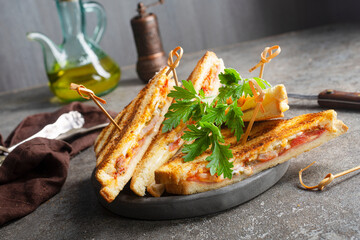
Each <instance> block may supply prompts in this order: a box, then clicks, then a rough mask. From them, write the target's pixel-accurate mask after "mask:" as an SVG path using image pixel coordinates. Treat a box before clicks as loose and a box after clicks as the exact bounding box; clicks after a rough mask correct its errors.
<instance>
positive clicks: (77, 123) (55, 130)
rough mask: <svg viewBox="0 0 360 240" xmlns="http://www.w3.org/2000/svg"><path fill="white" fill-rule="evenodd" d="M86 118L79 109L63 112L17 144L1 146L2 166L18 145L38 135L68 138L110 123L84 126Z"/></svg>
mask: <svg viewBox="0 0 360 240" xmlns="http://www.w3.org/2000/svg"><path fill="white" fill-rule="evenodd" d="M84 123H85V120H84V118H83V116H82V115H81V113H79V112H77V111H71V112H68V113H64V114H62V115H61V116H60V117H59V118H58V119H57V120H56V122H55V123H52V124H48V125H46V126H45V127H44V128H43V129H42V130H40V131H39V132H37V133H36V134H34V135H32V136H31V137H29V138H27V139H25V140H23V141H22V142H20V143H18V144H15V145H13V146H11V147H9V148H7V147H4V146H0V166H1V165H2V163H3V162H4V161H5V159H6V157H7V156H8V155H9V153H10V152H12V151H13V150H14V149H15V148H16V147H17V146H19V145H20V144H23V143H25V142H27V141H29V140H31V139H34V138H36V137H43V138H47V139H56V140H66V139H70V138H72V137H74V136H76V135H81V134H85V133H88V132H91V131H94V130H97V129H100V128H104V127H106V126H107V125H108V124H109V123H103V124H99V125H96V126H93V127H90V128H83V127H82V126H83V125H84Z"/></svg>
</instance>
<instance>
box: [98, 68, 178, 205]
mask: <svg viewBox="0 0 360 240" xmlns="http://www.w3.org/2000/svg"><path fill="white" fill-rule="evenodd" d="M168 70H169V68H168V67H164V68H162V69H161V70H160V71H159V72H158V73H157V74H156V75H155V76H154V77H153V78H152V79H151V80H150V82H149V83H148V84H147V85H146V86H145V87H144V88H143V89H142V90H141V91H140V92H139V94H138V95H137V96H136V97H135V98H134V100H133V101H132V102H131V103H130V104H129V105H128V106H126V107H125V108H124V110H123V111H122V112H121V113H119V114H118V116H117V117H116V118H115V121H116V122H117V123H118V125H119V127H120V129H121V131H119V130H118V129H117V128H116V127H115V126H114V125H113V124H109V126H107V127H106V128H105V129H104V130H103V131H102V132H101V133H100V135H99V136H98V138H97V139H96V141H95V146H94V150H95V154H96V159H97V162H96V172H95V177H96V179H97V180H98V181H99V183H100V184H101V186H102V187H101V190H100V194H101V195H102V196H103V197H104V198H105V199H106V200H107V201H108V202H112V201H113V200H114V199H115V198H116V196H117V195H118V194H119V192H120V191H121V190H122V189H123V187H124V186H125V184H126V183H127V182H128V181H129V180H130V178H131V176H132V175H133V173H134V170H135V167H136V165H137V164H138V162H139V161H140V160H141V158H142V156H143V155H144V153H145V151H146V149H147V148H148V146H149V145H150V143H151V141H152V139H153V138H154V136H155V135H156V134H157V132H158V131H159V128H160V125H161V123H162V122H163V120H164V115H165V113H166V112H167V111H168V108H169V106H170V104H171V101H172V99H171V98H169V97H167V95H168V93H169V92H170V90H171V89H172V87H173V85H174V81H173V79H170V76H167V75H166V72H167V71H168ZM170 75H171V73H170Z"/></svg>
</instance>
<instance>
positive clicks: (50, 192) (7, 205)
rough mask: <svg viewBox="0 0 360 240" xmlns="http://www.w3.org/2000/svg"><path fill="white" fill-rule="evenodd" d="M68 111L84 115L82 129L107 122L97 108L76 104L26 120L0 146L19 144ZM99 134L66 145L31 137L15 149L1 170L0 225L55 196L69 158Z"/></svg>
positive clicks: (68, 142)
mask: <svg viewBox="0 0 360 240" xmlns="http://www.w3.org/2000/svg"><path fill="white" fill-rule="evenodd" d="M69 111H78V112H80V113H81V114H82V115H83V117H84V119H85V124H84V127H85V128H88V127H92V126H94V125H98V124H101V123H104V122H107V121H108V120H107V118H106V116H105V115H104V114H103V113H102V112H101V110H100V109H98V108H97V107H93V106H89V105H85V104H82V103H78V102H75V103H71V104H69V105H66V106H64V107H62V108H61V109H59V110H57V111H55V112H53V113H40V114H36V115H32V116H29V117H27V118H25V119H24V120H23V121H22V122H21V123H20V124H19V125H18V126H17V127H16V128H15V129H14V131H13V132H12V133H11V134H10V135H9V137H8V138H7V139H6V141H5V144H4V142H3V139H2V136H1V135H0V144H1V145H3V146H6V147H10V146H12V145H14V144H16V143H18V142H21V141H22V140H24V139H26V138H28V137H30V136H32V135H33V134H35V133H37V132H38V131H40V130H41V129H42V128H43V127H45V126H46V125H47V124H51V123H54V122H55V121H56V120H57V119H58V117H59V116H60V115H61V114H63V113H66V112H69ZM109 113H110V115H112V116H115V115H116V114H115V113H113V112H109ZM99 131H100V130H98V131H94V132H91V133H88V134H85V135H81V136H77V138H74V139H70V140H68V141H67V142H65V141H61V140H50V139H45V138H34V139H32V140H30V141H28V142H25V143H23V144H21V145H19V146H18V147H17V148H15V149H14V150H13V151H12V152H11V153H10V154H9V155H8V156H7V158H6V159H5V161H4V163H3V165H2V166H1V167H0V226H1V225H3V224H4V223H6V222H8V221H10V220H13V219H17V218H20V217H23V216H25V215H27V214H29V213H31V212H32V211H34V210H35V209H36V208H37V207H38V206H39V205H40V204H41V203H43V202H45V201H46V200H48V199H50V198H51V197H52V196H54V195H55V194H57V193H58V192H59V191H60V189H61V187H62V185H63V184H64V182H65V180H66V176H67V172H68V168H69V163H70V158H71V157H72V156H74V155H75V154H77V153H79V152H80V151H81V150H83V149H85V148H88V147H90V146H91V145H93V143H94V140H95V138H96V137H97V135H98V134H99ZM89 174H90V173H89Z"/></svg>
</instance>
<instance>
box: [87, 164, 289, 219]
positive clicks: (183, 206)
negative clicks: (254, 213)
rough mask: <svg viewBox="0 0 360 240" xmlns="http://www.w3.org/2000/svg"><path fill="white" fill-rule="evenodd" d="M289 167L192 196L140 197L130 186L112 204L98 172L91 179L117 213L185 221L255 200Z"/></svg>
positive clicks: (267, 171)
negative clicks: (98, 179) (97, 177)
mask: <svg viewBox="0 0 360 240" xmlns="http://www.w3.org/2000/svg"><path fill="white" fill-rule="evenodd" d="M289 164H290V163H289V161H287V162H285V163H283V164H280V165H277V166H275V167H273V168H270V169H267V170H265V171H262V172H260V173H258V174H256V175H254V176H252V177H250V178H247V179H245V180H242V181H240V182H237V183H234V184H232V185H229V186H226V187H223V188H220V189H216V190H212V191H208V192H202V193H197V194H192V195H166V196H162V197H160V198H154V197H151V196H149V197H147V196H145V197H139V196H137V195H135V194H134V193H133V192H132V191H131V190H130V187H129V184H127V185H126V186H125V188H124V189H123V190H122V191H121V192H120V194H119V195H118V196H117V197H116V199H115V200H114V201H113V202H111V203H108V202H107V201H106V200H104V199H103V198H102V197H101V195H100V194H99V191H100V184H99V183H98V181H97V180H96V179H95V176H94V173H95V171H94V172H93V173H92V176H91V180H92V184H93V186H94V189H95V194H96V195H97V197H98V199H99V201H100V203H101V205H103V206H104V207H105V208H106V209H108V210H110V211H111V212H113V213H115V214H118V215H120V216H124V217H129V218H136V219H146V220H166V219H181V218H189V217H197V216H203V215H207V214H211V213H216V212H220V211H224V210H226V209H229V208H232V207H234V206H237V205H240V204H242V203H244V202H247V201H249V200H251V199H253V198H254V197H256V196H258V195H259V194H261V193H263V192H265V191H266V190H268V189H269V188H270V187H272V186H273V185H274V184H275V183H277V182H278V181H279V180H280V179H281V177H282V176H283V175H284V174H285V172H286V170H287V169H288V167H289Z"/></svg>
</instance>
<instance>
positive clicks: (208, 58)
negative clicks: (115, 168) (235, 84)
mask: <svg viewBox="0 0 360 240" xmlns="http://www.w3.org/2000/svg"><path fill="white" fill-rule="evenodd" d="M223 70H224V63H223V61H222V59H219V58H218V57H217V56H216V55H215V53H213V52H209V51H208V52H206V53H205V55H204V56H203V57H202V58H201V59H200V60H199V62H198V63H197V65H196V67H195V68H194V70H193V71H192V73H191V74H190V76H189V77H188V80H190V81H191V82H192V83H193V85H194V88H195V90H196V91H197V92H198V91H199V90H200V89H202V90H204V93H205V95H206V96H207V97H210V96H214V97H215V96H217V94H218V90H219V87H220V85H221V84H220V80H219V78H218V75H219V73H220V72H222V71H223ZM184 130H186V123H180V125H178V126H177V127H176V128H175V129H173V130H171V131H168V132H165V133H163V132H161V131H159V133H158V134H157V136H156V137H155V138H154V140H153V141H152V143H151V145H150V146H149V148H148V150H147V151H146V153H145V155H144V157H143V159H142V160H141V161H140V162H139V164H138V166H137V167H136V170H135V172H134V175H133V177H132V179H131V184H130V187H131V189H132V191H133V192H135V193H136V194H137V195H139V196H144V195H145V191H146V189H148V191H149V192H150V193H151V194H152V195H153V196H159V192H161V186H157V187H158V188H156V189H154V186H153V184H154V183H155V175H154V172H155V170H156V169H157V168H159V167H160V166H161V165H163V164H164V163H166V162H167V161H168V160H169V159H170V158H172V157H173V156H174V155H175V153H176V152H177V151H178V150H179V149H180V148H181V146H182V145H183V144H184V140H183V139H181V136H182V135H183V132H184Z"/></svg>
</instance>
